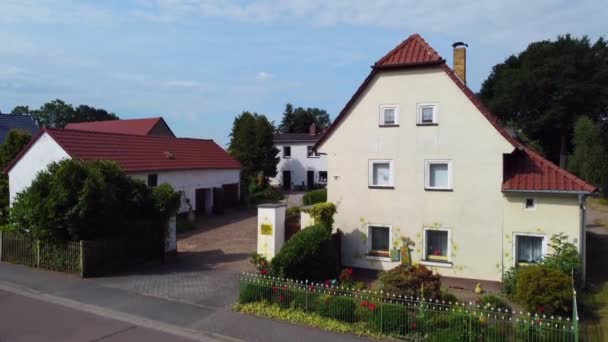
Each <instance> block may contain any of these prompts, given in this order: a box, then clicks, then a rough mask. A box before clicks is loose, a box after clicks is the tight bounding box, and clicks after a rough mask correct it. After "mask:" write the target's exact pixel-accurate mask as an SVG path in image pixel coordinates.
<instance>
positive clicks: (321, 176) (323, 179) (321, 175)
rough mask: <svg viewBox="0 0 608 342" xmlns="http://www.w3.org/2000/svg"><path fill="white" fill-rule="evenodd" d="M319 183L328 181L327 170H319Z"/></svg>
mask: <svg viewBox="0 0 608 342" xmlns="http://www.w3.org/2000/svg"><path fill="white" fill-rule="evenodd" d="M319 183H327V171H319Z"/></svg>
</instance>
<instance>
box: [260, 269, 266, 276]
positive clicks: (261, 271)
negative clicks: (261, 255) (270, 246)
mask: <svg viewBox="0 0 608 342" xmlns="http://www.w3.org/2000/svg"><path fill="white" fill-rule="evenodd" d="M260 274H261V275H263V276H265V275H268V271H266V269H265V268H262V269H261V270H260Z"/></svg>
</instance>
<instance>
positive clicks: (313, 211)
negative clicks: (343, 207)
mask: <svg viewBox="0 0 608 342" xmlns="http://www.w3.org/2000/svg"><path fill="white" fill-rule="evenodd" d="M302 211H304V212H306V213H308V214H309V215H310V217H312V219H313V220H314V222H315V224H321V225H324V226H325V227H327V228H328V229H329V230H330V231H331V230H332V226H333V224H334V215H335V214H336V205H335V204H333V203H331V202H325V203H317V204H315V205H313V206H312V207H310V208H306V209H302Z"/></svg>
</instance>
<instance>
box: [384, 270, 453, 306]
mask: <svg viewBox="0 0 608 342" xmlns="http://www.w3.org/2000/svg"><path fill="white" fill-rule="evenodd" d="M378 280H379V281H380V283H382V289H383V290H384V292H385V293H395V294H398V295H404V296H408V297H411V296H414V297H420V296H423V297H424V298H430V299H433V300H435V299H441V280H440V279H439V275H437V274H433V271H431V270H429V269H428V268H426V267H425V266H424V265H416V266H404V265H399V266H397V267H395V268H393V269H392V270H388V271H384V272H382V273H380V276H379V277H378ZM422 285H424V295H423V294H422V293H421V290H422Z"/></svg>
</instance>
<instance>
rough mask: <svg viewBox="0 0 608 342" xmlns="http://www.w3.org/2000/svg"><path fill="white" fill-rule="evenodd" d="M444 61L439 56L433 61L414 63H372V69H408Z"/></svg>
mask: <svg viewBox="0 0 608 342" xmlns="http://www.w3.org/2000/svg"><path fill="white" fill-rule="evenodd" d="M445 62H446V60H445V59H443V58H441V59H438V60H434V61H428V62H416V63H400V64H377V63H376V64H374V65H372V66H371V67H372V69H378V70H391V69H408V68H418V67H425V66H434V65H440V64H444V63H445Z"/></svg>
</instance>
